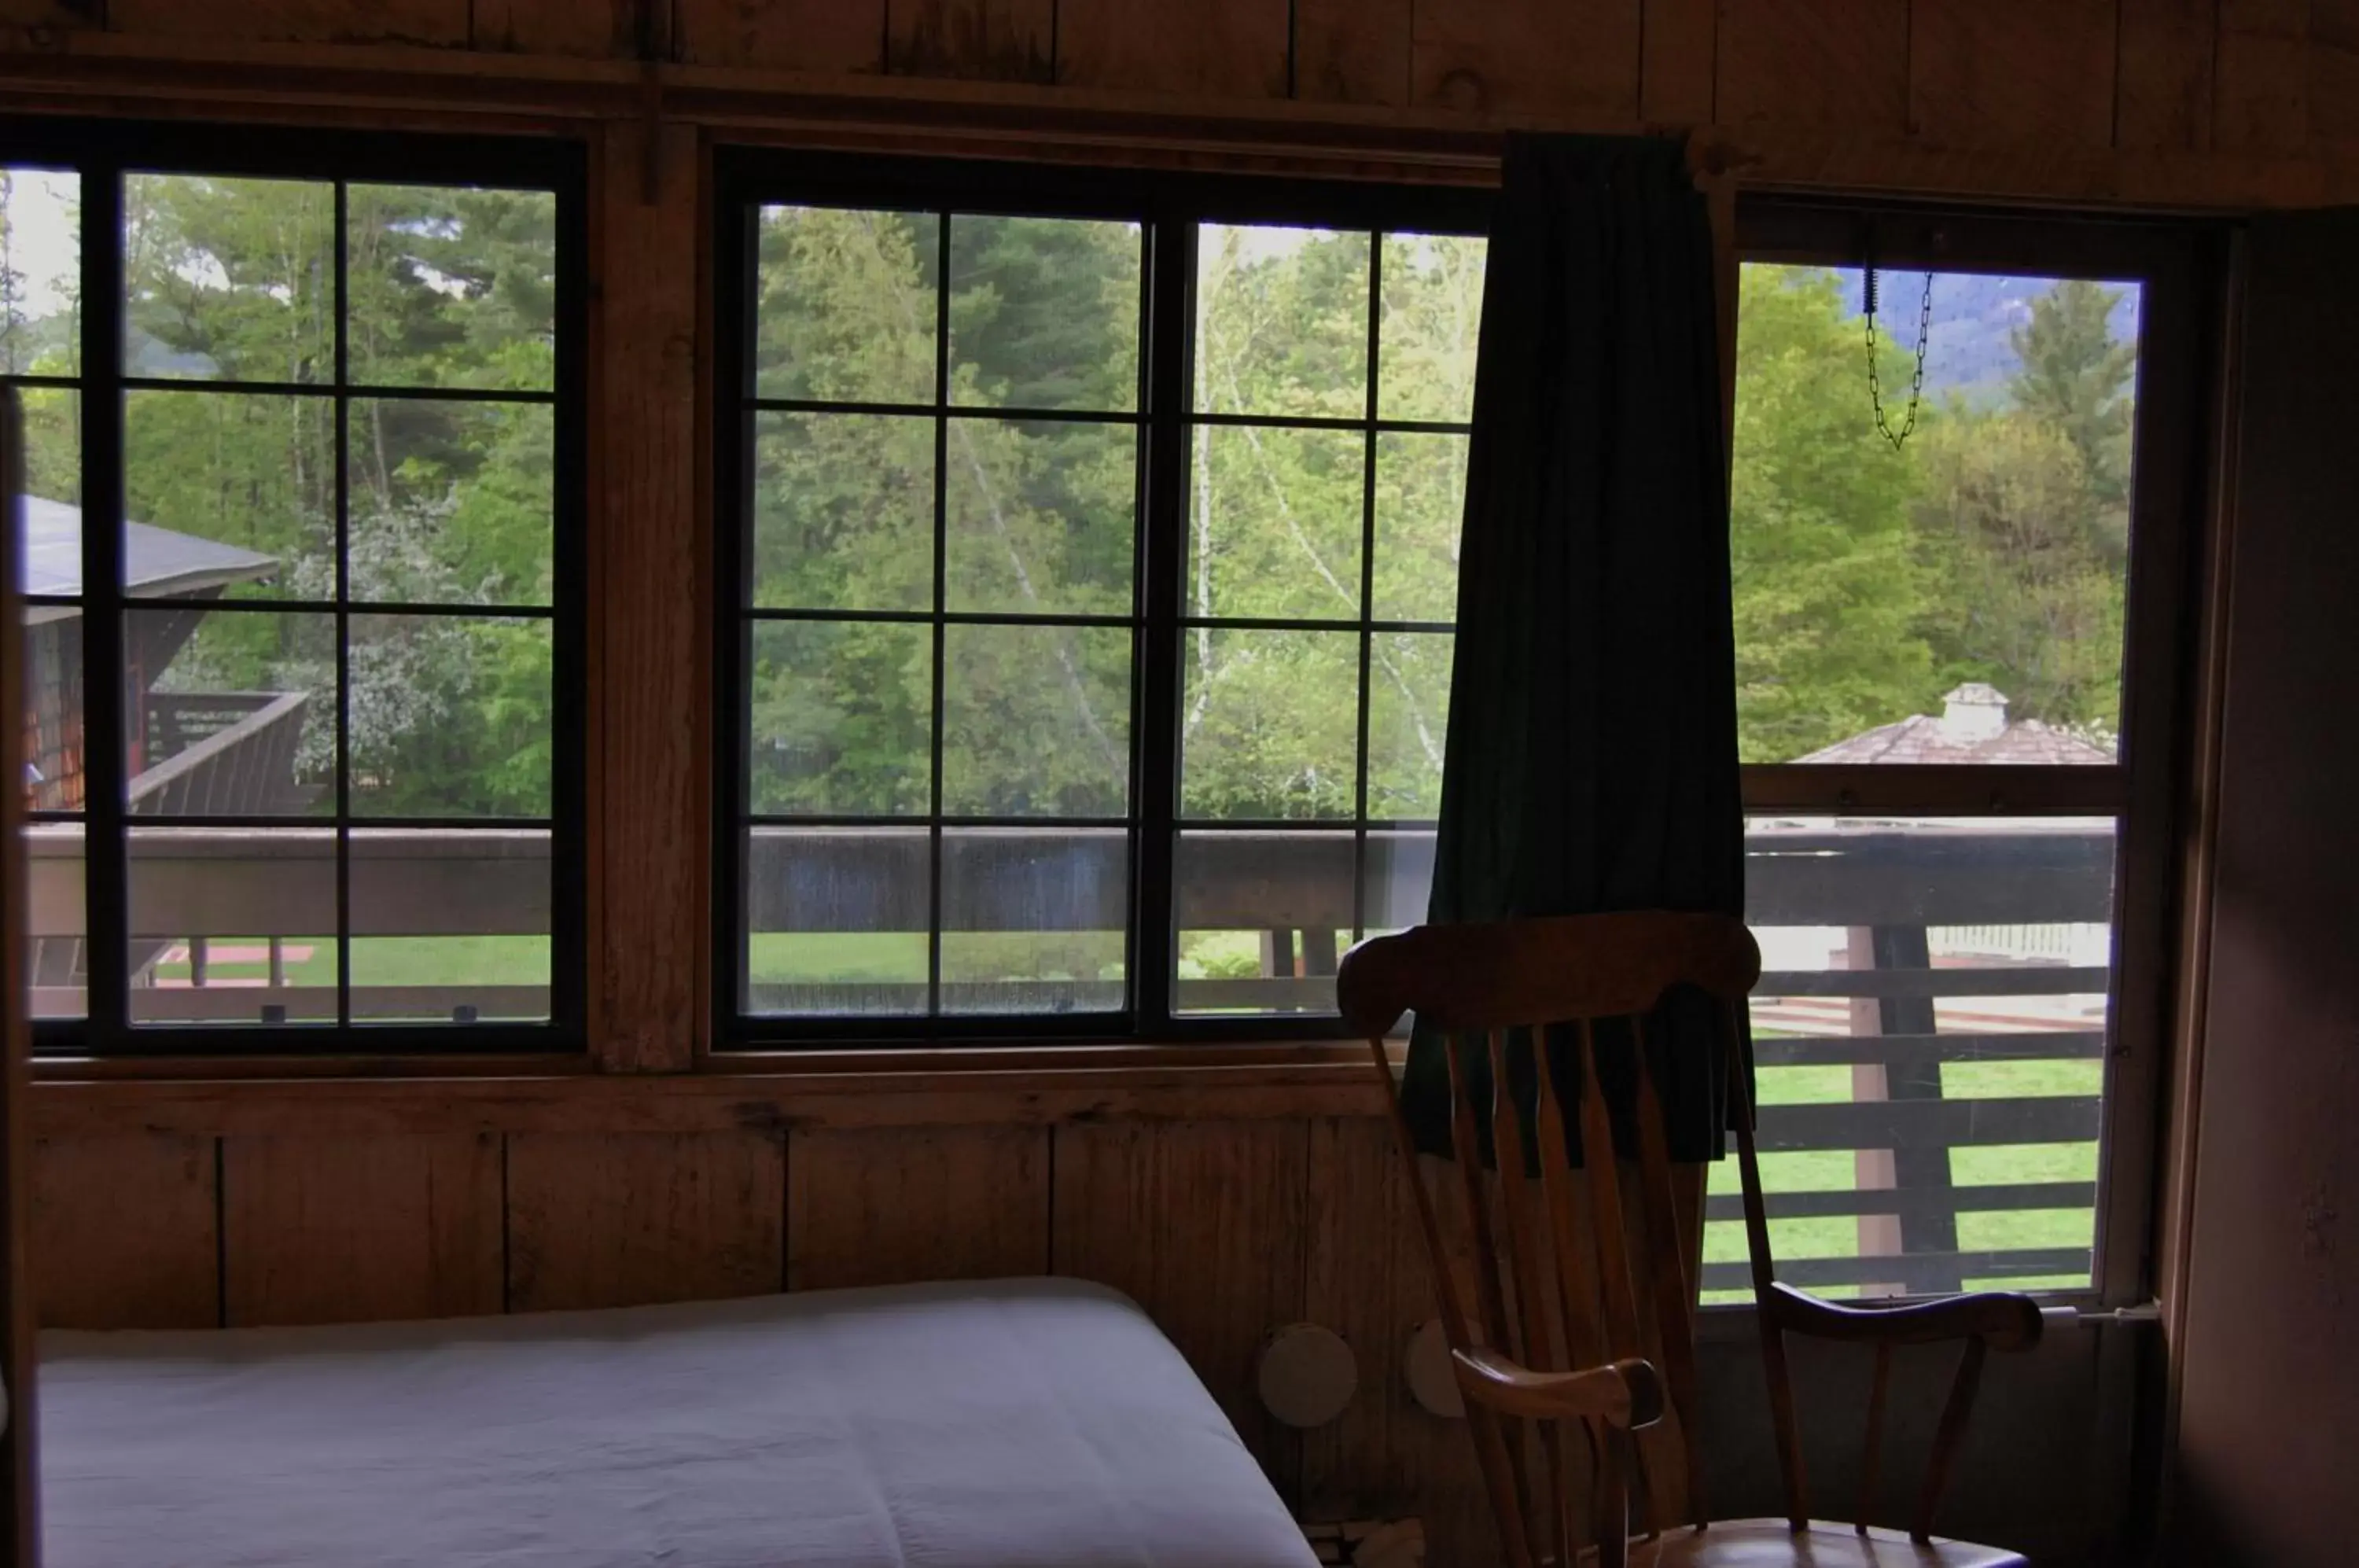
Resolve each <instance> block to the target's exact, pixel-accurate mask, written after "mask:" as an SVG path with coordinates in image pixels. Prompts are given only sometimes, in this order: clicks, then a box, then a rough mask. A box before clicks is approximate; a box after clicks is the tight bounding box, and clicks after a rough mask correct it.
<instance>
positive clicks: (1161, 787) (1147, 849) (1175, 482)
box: [1131, 215, 1196, 1032]
mask: <svg viewBox="0 0 2359 1568" xmlns="http://www.w3.org/2000/svg"><path fill="white" fill-rule="evenodd" d="M1148 234H1149V247H1150V248H1149V260H1148V267H1147V289H1148V295H1149V299H1148V312H1147V355H1146V360H1147V365H1146V374H1147V398H1146V404H1147V474H1146V480H1145V485H1144V487H1143V488H1144V493H1145V502H1146V506H1145V515H1144V516H1143V517H1142V518H1141V519H1140V521H1141V534H1142V539H1143V542H1142V545H1141V548H1140V551H1139V560H1140V569H1141V570H1140V579H1139V580H1140V590H1141V594H1142V598H1143V602H1144V604H1145V609H1146V615H1145V621H1144V626H1143V629H1142V631H1141V633H1140V638H1139V640H1140V644H1141V647H1140V655H1139V669H1138V671H1137V677H1136V679H1137V681H1138V691H1139V696H1138V706H1139V711H1140V713H1141V715H1142V720H1141V723H1140V724H1139V725H1138V730H1137V735H1136V739H1135V740H1134V741H1133V743H1132V745H1133V746H1134V748H1135V749H1136V754H1137V759H1138V760H1137V770H1138V781H1139V789H1138V796H1137V801H1136V807H1135V808H1134V809H1135V810H1136V812H1137V816H1138V847H1137V865H1138V875H1137V877H1136V879H1135V880H1136V888H1135V889H1134V895H1133V905H1132V907H1133V909H1134V910H1135V913H1134V915H1133V919H1132V925H1133V930H1134V932H1135V934H1134V937H1133V940H1132V961H1131V973H1132V976H1133V979H1132V986H1133V990H1132V996H1133V997H1134V998H1135V1000H1136V1006H1137V1008H1138V1025H1139V1028H1140V1029H1142V1030H1144V1031H1148V1032H1154V1031H1159V1030H1161V1029H1166V1028H1168V1027H1169V1023H1170V1020H1171V1014H1172V984H1173V974H1174V969H1175V966H1176V964H1177V963H1178V959H1179V946H1178V938H1177V935H1176V934H1175V932H1176V925H1177V922H1176V910H1175V909H1174V907H1173V904H1174V892H1175V889H1174V887H1173V886H1172V866H1173V861H1174V858H1175V854H1176V850H1177V845H1176V844H1175V843H1174V833H1175V831H1176V824H1177V822H1178V819H1179V791H1180V680H1181V668H1180V609H1181V605H1182V598H1181V584H1182V582H1183V580H1184V578H1185V576H1186V573H1187V557H1188V550H1187V537H1188V528H1187V524H1188V515H1187V514H1188V461H1189V454H1188V401H1189V397H1188V388H1189V377H1190V372H1191V370H1192V367H1193V363H1194V354H1195V344H1194V343H1193V341H1192V338H1193V333H1194V327H1195V322H1194V309H1193V296H1194V284H1195V276H1196V224H1195V223H1193V222H1192V221H1190V220H1188V219H1186V218H1183V217H1178V216H1170V215H1166V216H1163V217H1161V218H1158V221H1156V222H1155V223H1151V224H1150V225H1149V228H1148Z"/></svg>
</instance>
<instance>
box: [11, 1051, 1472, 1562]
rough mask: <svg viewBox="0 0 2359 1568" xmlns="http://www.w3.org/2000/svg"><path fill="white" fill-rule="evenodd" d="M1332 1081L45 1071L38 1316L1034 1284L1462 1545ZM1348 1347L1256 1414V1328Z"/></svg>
mask: <svg viewBox="0 0 2359 1568" xmlns="http://www.w3.org/2000/svg"><path fill="white" fill-rule="evenodd" d="M1362 1074H1364V1069H1360V1070H1356V1071H1354V1072H1349V1073H1338V1072H1334V1071H1309V1072H1296V1073H1275V1074H1272V1073H1252V1072H1244V1073H1236V1074H1233V1075H1230V1076H1229V1077H1227V1078H1223V1077H1222V1076H1220V1075H1219V1074H1217V1073H1216V1074H1213V1075H1212V1077H1213V1082H1212V1083H1203V1082H1202V1081H1201V1080H1202V1078H1203V1076H1204V1075H1203V1074H1194V1075H1177V1076H1175V1077H1173V1078H1172V1079H1171V1080H1170V1081H1169V1082H1166V1083H1155V1082H1151V1081H1150V1082H1148V1083H1145V1084H1143V1085H1141V1084H1137V1083H1135V1082H1134V1083H1132V1084H1131V1085H1129V1086H1120V1087H1117V1086H1114V1081H1113V1080H1112V1079H1111V1078H1110V1077H1109V1078H1108V1079H1107V1082H1106V1083H1103V1084H1099V1085H1096V1086H1092V1079H1093V1075H1089V1074H1080V1075H1069V1079H1068V1081H1066V1082H1062V1083H1057V1084H1055V1086H1053V1087H1044V1086H1043V1085H1042V1083H1040V1081H1039V1079H1040V1075H1037V1074H1036V1075H1033V1079H1032V1082H1031V1083H1028V1084H1027V1086H1024V1087H1016V1086H1013V1085H1011V1086H1007V1087H1005V1088H995V1089H985V1090H981V1091H976V1092H971V1093H961V1092H957V1091H946V1090H943V1089H941V1088H940V1087H935V1088H927V1089H919V1088H904V1089H898V1090H894V1091H891V1092H880V1091H879V1090H878V1089H877V1088H876V1087H875V1085H874V1084H871V1085H870V1086H869V1087H868V1088H867V1089H866V1090H865V1091H864V1092H859V1093H853V1092H844V1093H833V1094H831V1093H827V1092H823V1091H821V1092H814V1091H812V1090H810V1089H809V1088H807V1087H784V1086H782V1084H781V1081H777V1080H770V1079H762V1078H753V1077H735V1078H724V1077H719V1076H717V1075H700V1076H697V1077H695V1078H691V1079H679V1080H646V1079H643V1080H640V1081H639V1082H638V1083H634V1084H631V1085H629V1086H628V1090H629V1092H628V1094H617V1093H615V1090H616V1088H617V1087H618V1086H617V1085H616V1084H615V1083H614V1082H613V1081H611V1080H606V1081H600V1080H596V1079H577V1080H573V1081H571V1082H570V1083H569V1082H555V1081H549V1080H508V1079H491V1080H468V1081H466V1082H464V1083H454V1082H452V1081H450V1080H428V1081H400V1082H385V1083H353V1082H350V1081H342V1082H337V1081H329V1082H322V1083H295V1082H286V1081H280V1082H267V1083H230V1084H223V1083H47V1084H43V1085H40V1086H39V1088H38V1089H37V1090H36V1107H35V1113H36V1125H37V1132H38V1138H37V1142H36V1144H35V1149H34V1161H33V1163H34V1171H35V1181H36V1186H35V1215H36V1226H35V1232H34V1238H33V1239H34V1245H35V1258H34V1263H33V1273H34V1278H35V1280H36V1282H37V1285H38V1293H39V1301H40V1311H41V1318H42V1322H43V1323H44V1324H45V1325H48V1326H50V1327H70V1328H101V1329H122V1328H188V1327H211V1326H214V1325H217V1324H228V1325H258V1324H281V1323H336V1322H350V1321H356V1320H364V1319H384V1318H419V1317H435V1316H446V1315H454V1314H469V1313H483V1312H500V1311H503V1310H506V1311H511V1312H526V1311H532V1310H538V1309H550V1308H568V1307H595V1306H616V1305H624V1304H628V1303H635V1302H647V1301H693V1300H709V1299H716V1298H721V1297H728V1296H741V1295H751V1294H758V1293H761V1292H765V1291H772V1290H782V1289H795V1290H810V1289H823V1288H828V1287H834V1286H850V1285H871V1284H886V1283H893V1282H897V1281H903V1280H913V1279H944V1278H988V1277H993V1276H1005V1275H1020V1274H1039V1273H1057V1274H1066V1275H1072V1276H1076V1277H1080V1278H1084V1279H1097V1280H1101V1281H1103V1282H1104V1283H1107V1284H1111V1285H1114V1286H1116V1287H1118V1288H1120V1289H1122V1290H1125V1291H1127V1292H1129V1293H1130V1294H1131V1295H1133V1296H1135V1297H1136V1298H1137V1300H1138V1301H1140V1302H1141V1303H1142V1304H1143V1305H1144V1306H1146V1307H1147V1310H1148V1311H1149V1312H1151V1313H1153V1314H1154V1315H1155V1318H1156V1320H1157V1322H1158V1323H1160V1324H1161V1325H1162V1326H1163V1328H1164V1331H1165V1332H1166V1333H1168V1334H1170V1336H1171V1338H1172V1340H1173V1342H1174V1343H1175V1344H1177V1345H1179V1346H1180V1349H1181V1351H1182V1352H1184V1353H1185V1354H1186V1355H1187V1356H1188V1357H1189V1360H1190V1363H1191V1364H1192V1365H1193V1366H1194V1367H1195V1368H1196V1370H1197V1372H1198V1374H1199V1375H1200V1376H1201V1377H1202V1378H1203V1379H1204V1382H1205V1384H1206V1386H1207V1387H1208V1388H1211V1389H1212V1393H1213V1394H1214V1396H1215V1397H1216V1398H1217V1399H1219V1400H1220V1402H1221V1405H1222V1407H1223V1409H1224V1410H1226V1411H1227V1412H1228V1413H1229V1416H1230V1418H1231V1419H1232V1420H1233V1421H1234V1422H1235V1423H1236V1426H1237V1428H1238V1431H1239V1432H1241V1433H1242V1434H1243V1435H1244V1437H1245V1442H1246V1443H1248V1444H1249V1445H1250V1446H1251V1448H1252V1449H1253V1451H1254V1453H1255V1454H1256V1455H1257V1456H1258V1457H1259V1458H1260V1459H1261V1461H1262V1464H1263V1465H1264V1467H1265V1468H1266V1470H1267V1471H1268V1473H1269V1475H1270V1476H1271V1477H1272V1479H1273V1481H1275V1482H1276V1483H1277V1486H1279V1488H1280V1490H1281V1491H1282V1492H1283V1493H1284V1494H1285V1495H1286V1496H1287V1497H1288V1500H1289V1501H1290V1502H1293V1503H1295V1504H1296V1505H1297V1506H1298V1507H1299V1509H1300V1511H1301V1512H1302V1513H1303V1515H1304V1517H1305V1518H1306V1519H1314V1520H1343V1519H1372V1518H1402V1517H1409V1516H1416V1517H1419V1518H1421V1519H1424V1520H1425V1521H1426V1529H1427V1533H1428V1537H1429V1541H1430V1551H1431V1553H1432V1556H1431V1560H1432V1561H1434V1562H1437V1563H1475V1562H1484V1561H1489V1560H1492V1557H1493V1553H1494V1552H1495V1545H1494V1544H1493V1538H1492V1537H1491V1535H1490V1529H1491V1527H1490V1523H1489V1519H1488V1514H1487V1511H1486V1509H1485V1508H1484V1501H1483V1493H1482V1488H1481V1484H1480V1477H1479V1475H1477V1474H1476V1472H1475V1470H1474V1467H1473V1459H1472V1454H1471V1451H1469V1450H1468V1449H1467V1448H1466V1445H1465V1443H1464V1441H1463V1434H1462V1429H1461V1428H1460V1426H1459V1424H1458V1423H1456V1422H1454V1421H1440V1420H1437V1419H1436V1418H1434V1417H1433V1416H1431V1415H1429V1414H1427V1413H1426V1411H1425V1410H1423V1409H1421V1408H1420V1407H1419V1406H1418V1405H1417V1404H1416V1403H1415V1402H1414V1400H1412V1399H1410V1397H1409V1394H1408V1387H1407V1385H1406V1383H1405V1381H1404V1380H1403V1378H1402V1376H1401V1359H1402V1352H1403V1349H1404V1347H1405V1345H1407V1343H1408V1337H1409V1334H1410V1333H1411V1331H1412V1330H1414V1329H1415V1328H1416V1326H1417V1325H1418V1324H1419V1323H1420V1322H1422V1321H1424V1320H1425V1319H1426V1318H1428V1317H1430V1316H1431V1315H1432V1311H1433V1309H1432V1305H1431V1300H1430V1293H1429V1290H1428V1287H1427V1283H1426V1278H1425V1262H1424V1258H1423V1257H1422V1254H1421V1251H1420V1250H1419V1243H1418V1240H1417V1236H1416V1230H1415V1225H1414V1221H1413V1218H1412V1216H1411V1214H1410V1213H1409V1210H1408V1193H1407V1188H1406V1185H1405V1183H1404V1182H1403V1181H1402V1179H1401V1175H1400V1172H1399V1171H1398V1170H1397V1155H1396V1154H1395V1152H1394V1150H1393V1148H1392V1145H1391V1143H1390V1141H1389V1137H1388V1134H1387V1132H1386V1128H1385V1127H1384V1125H1383V1123H1382V1122H1381V1121H1380V1120H1379V1119H1378V1118H1377V1116H1376V1115H1375V1111H1376V1110H1377V1108H1378V1106H1379V1104H1380V1102H1379V1101H1378V1100H1377V1098H1376V1096H1375V1094H1374V1093H1373V1092H1372V1091H1371V1089H1370V1087H1369V1085H1368V1084H1367V1083H1365V1082H1364V1077H1363V1076H1362ZM1300 1322H1310V1323H1323V1324H1325V1325H1327V1326H1328V1327H1331V1328H1332V1329H1334V1330H1335V1331H1336V1332H1337V1333H1339V1334H1342V1335H1343V1337H1344V1338H1345V1340H1347V1341H1348V1342H1349V1343H1350V1344H1351V1345H1352V1346H1353V1350H1354V1351H1355V1352H1356V1353H1357V1355H1358V1358H1359V1366H1360V1385H1359V1389H1358V1392H1357V1393H1356V1395H1355V1396H1354V1397H1353V1400H1352V1403H1351V1405H1350V1407H1349V1408H1348V1409H1347V1410H1345V1411H1344V1413H1343V1415H1342V1417H1340V1418H1339V1419H1338V1420H1336V1421H1333V1422H1332V1423H1331V1424H1330V1425H1328V1426H1326V1427H1322V1428H1320V1429H1318V1430H1316V1431H1313V1432H1297V1431H1295V1430H1293V1429H1290V1428H1288V1427H1285V1426H1283V1425H1281V1424H1279V1423H1278V1422H1277V1421H1275V1420H1273V1419H1271V1417H1270V1416H1269V1415H1268V1414H1267V1412H1266V1410H1263V1408H1262V1405H1261V1401H1260V1399H1259V1397H1258V1395H1257V1393H1256V1369H1257V1365H1258V1356H1259V1352H1260V1348H1261V1344H1262V1340H1263V1337H1264V1336H1265V1335H1266V1334H1268V1333H1269V1332H1270V1331H1271V1330H1272V1329H1274V1328H1277V1327H1279V1326H1281V1325H1284V1324H1287V1323H1300Z"/></svg>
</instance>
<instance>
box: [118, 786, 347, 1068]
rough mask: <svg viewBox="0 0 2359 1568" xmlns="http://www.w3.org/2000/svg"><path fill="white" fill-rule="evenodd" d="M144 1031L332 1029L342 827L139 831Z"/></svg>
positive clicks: (135, 842)
mask: <svg viewBox="0 0 2359 1568" xmlns="http://www.w3.org/2000/svg"><path fill="white" fill-rule="evenodd" d="M128 854H129V865H128V867H127V872H126V875H127V877H128V898H127V899H126V904H127V916H128V920H129V928H130V931H129V934H130V950H129V953H128V954H127V962H128V964H129V966H130V977H131V996H130V1005H131V1018H132V1020H133V1021H134V1022H136V1023H184V1024H185V1023H215V1024H255V1023H333V1022H334V1021H335V1018H336V938H335V931H336V835H335V832H334V830H333V829H332V828H294V829H271V830H265V829H256V828H134V829H132V830H131V831H130V834H129V844H128Z"/></svg>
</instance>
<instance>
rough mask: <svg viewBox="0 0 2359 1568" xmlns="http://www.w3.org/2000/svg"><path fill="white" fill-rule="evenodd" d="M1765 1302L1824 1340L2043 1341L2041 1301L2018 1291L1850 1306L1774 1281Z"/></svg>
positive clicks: (1765, 1308)
mask: <svg viewBox="0 0 2359 1568" xmlns="http://www.w3.org/2000/svg"><path fill="white" fill-rule="evenodd" d="M1760 1305H1761V1311H1762V1312H1763V1313H1764V1314H1765V1315H1766V1316H1767V1318H1768V1319H1769V1321H1770V1323H1773V1324H1775V1325H1776V1326H1777V1327H1778V1328H1781V1329H1786V1330H1788V1331H1789V1332H1791V1333H1794V1334H1810V1335H1811V1336H1812V1337H1814V1338H1818V1339H1841V1340H1849V1341H1852V1342H1854V1343H1856V1344H1865V1345H1931V1344H1934V1343H1937V1342H1939V1341H1941V1340H1945V1339H1979V1340H1981V1341H1983V1342H1984V1344H1985V1345H1989V1347H1990V1348H1991V1349H1993V1350H2028V1349H2030V1348H2031V1347H2032V1346H2033V1345H2037V1344H2038V1343H2039V1329H2040V1323H2041V1319H2040V1316H2039V1304H2038V1302H2036V1301H2033V1300H2032V1299H2031V1298H2030V1297H2028V1296H2026V1295H2022V1294H2020V1293H2018V1292H2017V1291H2013V1290H1978V1291H1976V1292H1974V1293H1973V1294H1972V1295H1965V1296H1946V1297H1943V1298H1942V1299H1941V1300H1940V1301H1916V1302H1912V1303H1910V1304H1909V1305H1908V1306H1905V1307H1844V1306H1837V1305H1836V1304H1835V1303H1834V1302H1832V1301H1821V1300H1820V1299H1819V1298H1818V1297H1816V1296H1813V1295H1810V1294H1809V1293H1808V1292H1806V1291H1802V1290H1796V1289H1794V1288H1793V1287H1792V1286H1791V1285H1772V1286H1770V1287H1769V1293H1768V1294H1767V1296H1765V1297H1763V1298H1762V1299H1761V1303H1760Z"/></svg>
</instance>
